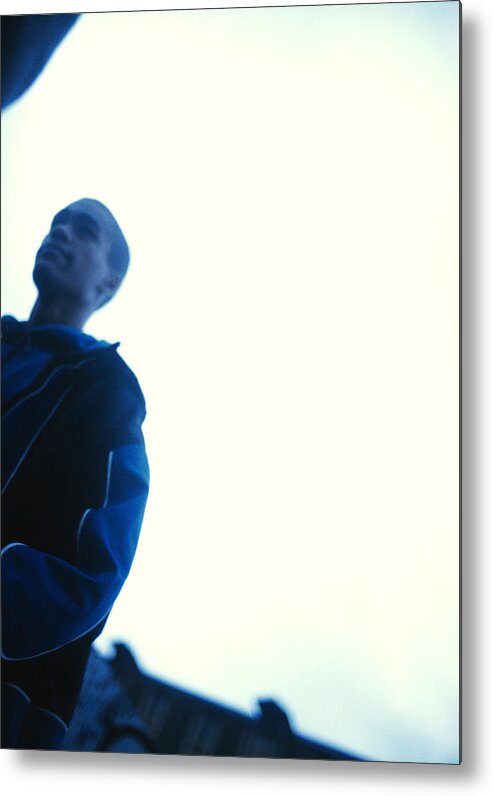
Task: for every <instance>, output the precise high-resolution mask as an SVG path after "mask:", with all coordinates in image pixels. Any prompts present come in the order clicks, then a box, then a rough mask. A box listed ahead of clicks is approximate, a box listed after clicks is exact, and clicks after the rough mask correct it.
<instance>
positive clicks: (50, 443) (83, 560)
mask: <svg viewBox="0 0 493 796" xmlns="http://www.w3.org/2000/svg"><path fill="white" fill-rule="evenodd" d="M76 334H78V333H76ZM2 335H3V340H5V341H6V342H7V343H8V344H9V346H10V348H12V346H14V347H15V346H23V345H26V341H27V345H29V336H30V338H31V339H32V341H34V339H35V338H36V336H37V338H38V341H42V343H43V345H44V347H45V349H46V348H48V349H49V350H50V353H51V354H52V356H50V357H49V360H48V362H47V364H46V365H45V366H43V367H42V368H41V371H40V372H39V373H38V374H37V375H36V377H35V379H34V382H32V383H30V384H29V385H28V386H26V387H24V388H21V389H20V391H19V392H17V393H16V394H14V395H13V396H12V395H10V396H9V399H8V400H7V401H6V402H5V405H3V406H2V465H3V466H2V658H3V662H2V682H3V685H4V686H6V688H7V691H8V689H10V691H8V693H9V694H13V692H14V691H15V697H16V699H17V700H18V699H22V700H24V702H25V703H26V704H27V705H29V710H28V714H29V715H30V716H32V717H35V719H36V721H37V722H38V724H39V716H40V715H41V713H42V715H43V717H44V718H46V717H47V716H49V717H50V718H51V720H52V722H55V723H58V726H59V727H62V725H66V724H67V723H68V722H69V720H70V717H71V715H72V712H73V710H74V707H75V703H76V700H77V696H78V693H79V690H80V686H81V682H82V677H83V674H84V669H85V666H86V662H87V657H88V654H89V649H90V645H91V643H92V641H93V640H94V639H95V638H96V636H97V635H99V633H100V632H101V630H102V628H103V626H104V623H105V621H106V618H107V616H108V614H109V612H110V610H111V607H112V605H113V603H114V601H115V599H116V597H117V595H118V593H119V591H120V589H121V587H122V585H123V583H124V581H125V579H126V577H127V575H128V573H129V570H130V566H131V563H132V559H133V556H134V553H135V549H136V545H137V540H138V536H139V532H140V526H141V523H142V518H143V514H144V508H145V503H146V499H147V492H148V483H149V470H148V465H147V458H146V453H145V447H144V440H143V436H142V431H141V425H142V422H143V420H144V417H145V403H144V399H143V396H142V392H141V390H140V387H139V385H138V382H137V380H136V378H135V376H134V375H133V373H132V372H131V371H130V369H129V368H128V367H127V365H126V364H125V363H124V361H123V360H122V359H121V357H120V356H119V354H118V353H117V351H116V345H108V344H101V343H98V342H97V341H95V340H93V338H89V337H88V336H87V335H82V334H80V335H79V337H75V338H74V337H73V335H72V336H71V335H70V333H69V332H67V334H65V335H64V334H60V333H59V332H58V333H57V332H56V330H55V331H54V330H53V329H52V328H50V327H38V329H33V330H31V332H29V336H28V332H27V325H26V324H21V323H19V322H17V321H15V320H14V319H12V318H7V319H4V321H2ZM43 336H44V337H43ZM91 341H92V342H91ZM10 392H11V391H10ZM3 691H4V693H5V688H4V689H3ZM40 711H41V713H40ZM7 718H8V717H7ZM28 723H29V722H28ZM23 733H24V735H25V733H26V731H25V729H24V730H23ZM34 734H35V733H34ZM45 734H46V736H48V735H49V731H48V730H47V729H46V730H45ZM31 742H32V743H33V744H35V745H40V742H39V740H38V741H35V740H32V741H31ZM29 743H30V742H29V741H28V740H24V741H21V742H20V745H22V746H24V747H28V746H29ZM47 748H49V747H47Z"/></svg>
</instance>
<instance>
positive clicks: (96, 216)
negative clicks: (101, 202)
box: [33, 199, 119, 311]
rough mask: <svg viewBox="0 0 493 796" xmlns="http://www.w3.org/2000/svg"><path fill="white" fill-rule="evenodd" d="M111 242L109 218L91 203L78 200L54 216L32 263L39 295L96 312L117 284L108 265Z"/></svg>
mask: <svg viewBox="0 0 493 796" xmlns="http://www.w3.org/2000/svg"><path fill="white" fill-rule="evenodd" d="M111 239H112V225H111V220H110V218H109V217H108V216H107V214H106V213H105V212H104V208H102V207H99V206H98V205H97V204H96V203H95V202H91V200H88V199H81V200H79V201H78V202H74V203H73V204H71V205H68V207H66V208H65V209H64V210H61V211H60V212H59V213H57V214H56V216H55V217H54V219H53V221H52V224H51V228H50V231H49V233H48V235H47V236H46V237H45V238H44V240H43V243H42V244H41V247H40V248H39V250H38V253H37V254H36V259H35V263H34V273H33V278H34V282H35V284H36V287H37V288H38V290H39V292H40V295H41V294H44V295H46V296H47V297H48V298H52V299H55V300H56V299H57V298H58V299H68V300H70V301H72V302H73V303H75V304H76V305H77V306H78V307H80V308H83V309H88V310H91V311H92V310H93V309H96V307H98V306H99V305H100V304H101V303H102V302H103V301H104V300H105V299H106V298H108V296H110V295H112V294H113V293H114V291H115V289H116V286H117V284H118V281H119V280H118V277H117V275H116V274H115V272H114V271H112V270H111V268H110V265H109V258H108V254H109V251H110V246H111Z"/></svg>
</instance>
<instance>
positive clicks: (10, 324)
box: [2, 315, 119, 355]
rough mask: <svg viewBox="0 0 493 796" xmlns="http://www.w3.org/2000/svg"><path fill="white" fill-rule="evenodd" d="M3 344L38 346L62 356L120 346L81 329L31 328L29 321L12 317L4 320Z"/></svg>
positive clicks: (55, 325)
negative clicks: (98, 338)
mask: <svg viewBox="0 0 493 796" xmlns="http://www.w3.org/2000/svg"><path fill="white" fill-rule="evenodd" d="M2 342H5V343H10V344H11V345H15V346H19V347H21V346H28V345H30V344H32V345H37V346H39V347H40V348H44V349H45V350H47V351H52V352H53V353H57V354H62V355H63V354H65V355H73V354H75V355H77V354H88V353H91V352H92V351H94V352H96V351H99V350H101V349H108V348H117V346H118V345H119V343H114V344H112V345H111V344H110V343H107V342H105V341H104V340H96V338H95V337H91V335H90V334H85V333H84V332H81V331H80V329H75V328H73V327H71V326H64V325H63V324H59V323H50V324H43V325H42V326H30V325H29V323H28V322H27V321H18V320H17V319H16V318H13V317H12V316H11V315H6V316H5V317H4V318H2Z"/></svg>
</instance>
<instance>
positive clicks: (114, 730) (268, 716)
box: [64, 643, 360, 760]
mask: <svg viewBox="0 0 493 796" xmlns="http://www.w3.org/2000/svg"><path fill="white" fill-rule="evenodd" d="M258 706H259V710H258V713H257V714H255V715H253V716H249V715H247V714H245V713H241V712H240V711H237V710H233V709H231V708H228V707H226V706H223V705H220V704H219V703H216V702H214V701H212V700H209V699H204V698H203V697H200V696H197V695H195V694H192V693H189V692H188V691H185V690H182V689H180V688H177V687H176V686H174V685H171V684H169V683H167V682H165V681H163V680H159V679H157V678H155V677H150V676H149V675H147V674H145V673H144V672H142V671H141V670H140V668H139V667H138V665H137V663H136V661H135V659H134V657H133V655H132V653H131V652H130V650H129V649H128V647H127V646H125V645H124V644H121V643H118V644H115V646H114V656H113V657H105V656H103V655H101V654H100V653H98V652H97V651H96V650H94V649H93V650H92V652H91V656H90V658H89V663H88V667H87V671H86V675H85V678H84V683H83V686H82V691H81V694H80V698H79V702H78V705H77V708H76V710H75V713H74V716H73V719H72V722H71V724H70V727H69V731H68V734H67V737H66V740H65V744H64V749H66V750H74V751H101V752H102V751H106V752H127V753H128V752H133V753H154V754H179V755H213V756H221V757H277V758H301V759H319V760H357V759H360V758H356V757H355V756H354V755H351V754H348V753H345V752H342V751H341V750H339V749H336V748H333V747H330V746H325V745H323V744H320V743H317V742H316V741H313V740H311V739H308V738H304V737H302V736H300V735H298V734H297V733H295V732H293V730H292V729H291V726H290V723H289V719H288V716H287V715H286V713H285V711H284V710H283V709H282V708H281V707H280V706H279V705H278V704H277V703H276V702H274V701H272V700H268V699H267V700H259V702H258Z"/></svg>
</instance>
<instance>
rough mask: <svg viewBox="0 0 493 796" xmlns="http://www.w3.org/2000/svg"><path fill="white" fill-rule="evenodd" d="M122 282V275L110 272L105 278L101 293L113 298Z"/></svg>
mask: <svg viewBox="0 0 493 796" xmlns="http://www.w3.org/2000/svg"><path fill="white" fill-rule="evenodd" d="M121 281H122V276H121V274H118V273H117V272H116V271H110V272H109V273H108V274H107V275H106V276H105V278H104V281H103V283H102V285H101V292H102V293H104V294H105V295H106V296H112V295H113V294H114V293H116V291H117V290H118V288H119V287H120V284H121Z"/></svg>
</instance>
